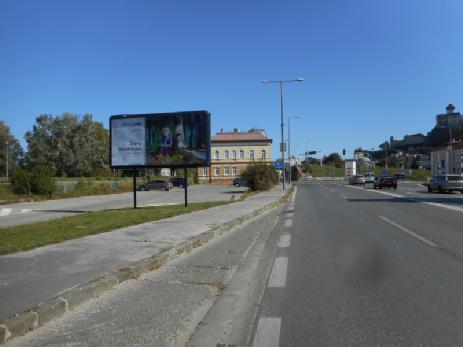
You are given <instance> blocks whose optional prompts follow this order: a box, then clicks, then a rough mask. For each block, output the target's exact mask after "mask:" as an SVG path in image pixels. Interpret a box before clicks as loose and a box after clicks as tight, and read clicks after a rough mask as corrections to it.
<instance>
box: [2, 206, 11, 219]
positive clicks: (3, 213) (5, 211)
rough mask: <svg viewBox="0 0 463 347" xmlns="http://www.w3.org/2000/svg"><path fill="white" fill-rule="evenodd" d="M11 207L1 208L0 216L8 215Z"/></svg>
mask: <svg viewBox="0 0 463 347" xmlns="http://www.w3.org/2000/svg"><path fill="white" fill-rule="evenodd" d="M11 211H12V209H11V208H2V209H1V210H0V217H4V216H8V215H9V214H10V213H11Z"/></svg>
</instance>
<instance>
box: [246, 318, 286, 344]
mask: <svg viewBox="0 0 463 347" xmlns="http://www.w3.org/2000/svg"><path fill="white" fill-rule="evenodd" d="M280 329H281V318H270V317H261V318H259V323H257V329H256V335H255V336H254V343H253V344H252V346H253V347H278V346H279V345H280Z"/></svg>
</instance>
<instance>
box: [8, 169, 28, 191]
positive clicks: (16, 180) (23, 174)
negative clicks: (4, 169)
mask: <svg viewBox="0 0 463 347" xmlns="http://www.w3.org/2000/svg"><path fill="white" fill-rule="evenodd" d="M11 183H12V185H13V191H14V192H15V193H18V194H28V195H30V194H31V173H30V172H29V171H27V170H25V169H23V168H21V167H16V168H15V169H14V170H13V172H12V173H11Z"/></svg>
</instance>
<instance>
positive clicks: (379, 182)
mask: <svg viewBox="0 0 463 347" xmlns="http://www.w3.org/2000/svg"><path fill="white" fill-rule="evenodd" d="M373 188H374V189H383V188H393V189H397V178H395V177H392V176H380V177H375V181H374V182H373Z"/></svg>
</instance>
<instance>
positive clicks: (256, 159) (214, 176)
mask: <svg viewBox="0 0 463 347" xmlns="http://www.w3.org/2000/svg"><path fill="white" fill-rule="evenodd" d="M253 163H268V164H270V163H272V139H269V138H268V137H267V135H266V133H265V131H264V130H263V129H254V128H253V129H251V130H249V131H247V132H241V131H240V130H239V129H236V128H235V129H234V130H233V131H231V132H224V131H223V129H222V130H221V131H220V132H219V133H217V134H216V135H214V136H212V138H211V166H210V167H204V168H198V171H197V173H198V179H199V181H200V182H211V183H221V184H230V183H232V182H233V179H234V178H235V177H237V176H239V175H240V174H241V172H243V171H244V170H245V169H246V168H247V167H248V165H250V164H253Z"/></svg>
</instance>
